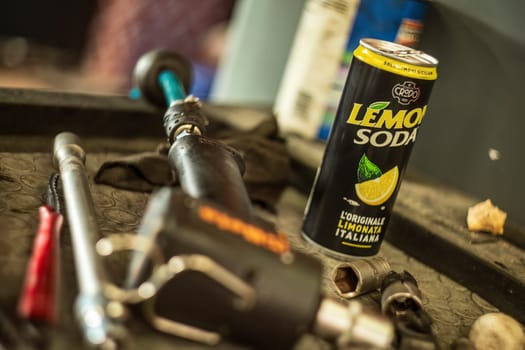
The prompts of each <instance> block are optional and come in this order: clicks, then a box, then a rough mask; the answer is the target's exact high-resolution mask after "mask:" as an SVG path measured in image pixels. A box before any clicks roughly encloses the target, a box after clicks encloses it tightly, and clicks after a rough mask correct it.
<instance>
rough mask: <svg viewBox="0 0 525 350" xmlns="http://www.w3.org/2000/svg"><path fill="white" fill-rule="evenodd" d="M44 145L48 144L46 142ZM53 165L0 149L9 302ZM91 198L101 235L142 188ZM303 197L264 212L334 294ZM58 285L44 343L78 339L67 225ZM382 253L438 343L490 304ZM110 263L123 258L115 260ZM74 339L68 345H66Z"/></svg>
mask: <svg viewBox="0 0 525 350" xmlns="http://www.w3.org/2000/svg"><path fill="white" fill-rule="evenodd" d="M49 147H51V145H50V146H49ZM87 151H88V158H87V168H88V172H89V176H90V180H91V179H92V176H93V175H94V172H95V170H96V169H98V167H99V165H100V164H101V163H102V162H104V161H106V160H109V159H113V158H115V157H117V156H119V155H117V154H114V153H89V149H87ZM52 171H53V167H52V164H51V155H50V154H49V153H0V193H2V196H1V198H0V224H1V227H2V231H3V233H2V238H1V239H0V263H1V268H0V276H1V279H2V288H0V302H1V304H2V305H3V306H4V307H6V308H9V309H12V308H13V307H14V305H15V304H16V301H17V298H18V293H19V288H20V285H21V283H22V279H23V275H24V272H25V265H26V263H27V259H28V257H29V254H30V252H31V248H32V244H33V238H34V234H35V231H36V228H37V208H38V206H39V205H41V203H42V197H43V193H44V188H45V184H46V183H47V180H48V176H49V174H50V173H51V172H52ZM91 191H92V195H93V198H94V201H95V206H96V210H97V215H98V223H99V227H100V230H101V233H102V234H103V235H107V234H109V233H115V232H131V231H133V230H135V229H136V227H137V225H138V224H139V221H140V217H141V215H142V213H143V210H144V206H145V205H146V203H147V199H148V196H147V195H146V194H141V193H133V192H128V191H122V190H117V189H114V188H111V187H107V186H101V185H93V184H91ZM305 203H306V198H305V196H304V195H302V194H300V193H298V192H296V191H295V190H292V189H289V190H287V191H286V192H285V193H284V195H283V197H282V200H281V201H280V203H279V205H278V216H277V217H275V216H273V215H271V214H269V213H266V212H262V213H261V214H262V215H264V216H265V217H267V218H269V219H272V220H275V221H276V223H277V225H278V226H279V228H280V229H281V231H283V232H286V233H288V234H289V235H290V237H291V241H292V244H293V246H294V247H295V248H296V249H299V250H303V251H306V252H308V253H310V254H313V255H315V256H317V257H318V258H320V259H322V260H323V262H324V264H325V266H326V269H325V271H326V272H325V273H326V276H325V279H324V281H325V286H324V287H325V289H326V291H327V293H329V294H333V292H332V289H331V286H330V284H329V280H328V277H327V276H328V273H329V272H330V270H331V268H333V266H334V265H335V264H336V263H337V261H335V260H333V259H331V258H327V257H325V256H323V255H321V254H320V253H318V252H317V251H315V250H314V249H313V248H312V247H311V246H309V245H307V244H306V243H305V242H304V241H303V240H302V239H301V238H300V237H299V230H300V225H301V218H302V212H303V208H304V205H305ZM61 249H62V252H61V263H62V276H61V277H62V288H61V303H62V305H61V319H60V324H59V325H58V328H57V331H56V335H55V336H54V337H52V338H51V339H52V341H51V344H50V348H68V347H72V346H77V347H78V344H80V340H79V339H80V338H79V333H78V330H77V328H76V326H75V323H74V319H73V315H72V311H71V310H72V303H73V300H74V295H75V291H76V280H75V275H74V267H73V264H72V256H71V254H72V252H71V241H70V238H69V234H68V232H67V231H65V230H64V231H63V235H62V239H61ZM381 255H383V256H384V257H386V258H387V259H388V260H389V261H390V263H391V265H392V267H393V268H394V269H395V270H397V271H401V270H403V269H406V270H408V271H410V272H411V273H412V274H413V275H414V276H415V277H416V279H417V280H418V282H419V284H420V287H421V289H422V291H423V294H424V296H425V299H424V303H425V307H426V308H427V310H428V311H429V313H430V315H431V316H432V317H433V318H434V320H435V325H434V329H435V332H436V333H437V335H438V339H439V341H440V343H441V344H442V345H448V344H450V343H451V342H452V341H453V340H454V339H456V338H457V337H459V336H463V335H465V334H467V332H468V329H469V327H470V325H471V324H472V323H473V322H474V320H475V319H476V318H477V317H478V316H480V315H481V314H483V313H486V312H491V311H495V310H496V309H495V308H494V307H493V306H492V305H490V304H489V303H487V302H486V301H484V300H483V299H482V298H480V297H479V296H478V295H477V294H475V293H472V292H471V291H469V290H468V289H466V288H465V287H463V286H461V285H459V284H457V283H455V282H453V281H452V280H450V279H449V278H447V277H445V276H444V275H441V274H439V273H437V272H436V271H435V270H433V269H431V268H429V267H427V266H425V265H423V264H421V263H420V262H418V261H417V260H415V259H413V258H411V257H409V256H407V255H406V254H405V253H403V252H401V251H400V250H398V249H396V248H394V247H393V246H391V245H390V244H388V243H385V244H384V245H383V247H382V250H381ZM114 263H115V266H118V265H122V264H123V263H125V261H124V260H121V261H115V262H114ZM378 297H379V294H378V293H372V294H370V295H367V296H365V297H362V298H361V300H363V302H365V303H366V304H368V305H370V306H373V307H377V300H378ZM131 329H132V332H130V333H131V334H133V341H130V342H129V344H128V345H129V348H130V349H133V348H136V349H139V348H144V347H146V346H150V347H153V346H154V347H155V348H157V349H172V348H173V346H174V345H175V346H177V348H180V349H200V348H203V347H202V346H200V345H196V344H193V343H189V342H184V341H180V340H174V338H171V337H168V336H164V335H160V334H158V333H155V332H152V331H151V330H149V329H147V328H146V327H144V326H143V325H141V324H140V323H137V322H136V323H133V324H132V325H131ZM73 344H75V345H73ZM218 348H219V349H236V348H239V347H235V346H232V345H229V344H222V345H220V346H219V347H218ZM297 348H298V349H316V348H318V349H324V348H328V347H327V345H326V344H325V343H323V342H322V341H319V340H318V339H316V338H313V337H305V338H304V339H302V340H301V341H300V343H299V344H298V346H297Z"/></svg>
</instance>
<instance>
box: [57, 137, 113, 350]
mask: <svg viewBox="0 0 525 350" xmlns="http://www.w3.org/2000/svg"><path fill="white" fill-rule="evenodd" d="M53 160H54V163H55V166H57V167H58V168H59V170H60V176H61V179H62V187H63V191H64V197H65V202H66V203H65V204H66V213H67V221H68V225H69V230H70V233H71V242H72V245H73V256H74V260H75V269H76V275H77V281H78V285H79V295H78V297H77V300H76V302H75V312H76V314H77V317H78V319H79V322H80V325H81V327H82V330H83V332H84V336H85V338H86V340H87V341H88V343H90V344H91V345H95V346H100V347H102V348H106V349H107V348H108V347H109V348H111V347H113V346H110V345H109V344H113V343H114V342H113V340H112V339H111V337H110V335H109V328H110V323H111V322H110V320H109V318H108V317H107V315H106V312H105V309H106V306H107V300H106V298H105V296H104V294H103V281H104V280H105V276H104V272H103V270H102V267H101V265H100V263H99V262H98V260H97V255H96V253H95V240H96V239H98V238H99V237H100V234H99V230H98V226H97V222H96V216H95V208H94V205H93V199H92V198H91V194H90V192H89V186H88V181H87V176H86V170H85V167H84V164H85V152H84V150H83V149H82V147H81V146H80V140H79V138H78V136H76V135H75V134H73V133H69V132H64V133H60V134H58V135H57V136H56V137H55V142H54V148H53Z"/></svg>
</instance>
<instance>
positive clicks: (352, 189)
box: [302, 39, 437, 257]
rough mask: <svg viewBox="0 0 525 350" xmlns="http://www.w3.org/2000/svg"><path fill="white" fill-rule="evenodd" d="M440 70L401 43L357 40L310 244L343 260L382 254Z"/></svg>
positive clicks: (319, 183)
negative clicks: (381, 247) (382, 246)
mask: <svg viewBox="0 0 525 350" xmlns="http://www.w3.org/2000/svg"><path fill="white" fill-rule="evenodd" d="M436 66H437V60H436V59H435V58H433V57H432V56H430V55H427V54H425V53H423V52H421V51H418V50H414V49H412V48H409V47H406V46H402V45H400V44H395V43H391V42H387V41H382V40H376V39H362V40H361V41H360V44H359V46H358V47H357V49H356V50H355V51H354V54H353V60H352V64H351V66H350V71H349V73H348V77H347V79H346V83H345V87H344V90H343V94H342V97H341V100H340V102H339V106H338V110H337V113H336V117H335V121H334V124H333V128H332V131H331V134H330V138H329V140H328V142H327V145H326V149H325V152H324V156H323V160H322V163H321V166H320V167H319V169H318V170H317V175H316V179H315V181H314V185H313V187H312V190H311V193H310V198H309V199H308V204H307V206H306V210H305V217H304V222H303V228H302V231H303V236H304V237H305V238H306V239H307V240H308V241H310V242H313V243H314V244H315V245H318V246H320V247H321V248H324V249H326V250H327V253H329V254H331V255H335V256H341V257H345V256H361V257H366V256H371V255H375V254H376V253H377V252H378V251H379V247H380V245H381V242H382V240H383V238H384V235H385V230H386V227H387V224H388V221H389V216H390V213H391V211H392V207H393V205H394V201H395V198H396V195H397V192H398V190H399V185H400V182H401V179H402V177H403V173H404V170H405V167H406V165H407V162H408V158H409V156H410V152H411V150H412V147H413V146H414V142H415V141H416V138H417V135H418V129H419V127H420V126H421V123H422V121H423V119H424V117H425V114H426V112H427V103H428V99H429V96H430V92H431V89H432V85H433V83H434V80H436V78H437V69H436ZM324 249H323V250H324Z"/></svg>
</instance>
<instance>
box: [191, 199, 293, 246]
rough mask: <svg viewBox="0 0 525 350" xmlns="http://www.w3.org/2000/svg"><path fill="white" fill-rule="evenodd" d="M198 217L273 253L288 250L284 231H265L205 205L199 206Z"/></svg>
mask: <svg viewBox="0 0 525 350" xmlns="http://www.w3.org/2000/svg"><path fill="white" fill-rule="evenodd" d="M199 217H200V218H201V219H202V220H203V221H205V222H207V223H209V224H211V225H214V226H216V227H217V228H219V229H221V230H223V231H226V232H229V233H232V234H235V235H239V236H241V237H242V238H243V239H244V240H245V241H247V242H248V243H251V244H253V245H256V246H260V247H262V248H265V249H267V250H269V251H272V252H274V253H277V254H283V253H286V252H288V251H290V244H289V243H288V237H287V236H286V235H285V234H284V233H274V232H268V231H265V230H263V229H261V228H260V227H257V226H254V225H251V224H249V223H246V222H244V221H242V220H240V219H238V218H235V217H232V216H229V215H228V214H226V213H223V212H221V211H219V210H216V209H214V208H212V207H209V206H206V205H204V206H201V207H199Z"/></svg>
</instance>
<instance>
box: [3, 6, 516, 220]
mask: <svg viewBox="0 0 525 350" xmlns="http://www.w3.org/2000/svg"><path fill="white" fill-rule="evenodd" d="M381 1H382V2H383V3H384V6H387V5H388V6H390V5H392V6H401V4H404V3H407V2H408V0H390V1H389V0H381ZM310 2H311V3H314V2H315V0H311V1H310ZM317 2H318V3H320V1H317ZM411 2H412V3H418V4H419V5H421V3H423V5H424V7H425V11H424V13H418V15H419V16H422V17H421V18H420V19H421V25H420V26H419V27H417V28H416V29H417V30H416V31H417V33H416V34H417V40H416V41H415V42H413V43H412V44H414V46H416V45H417V46H418V47H419V48H420V49H422V50H423V51H425V52H427V53H429V54H432V55H434V56H435V57H436V58H438V59H439V61H440V64H439V67H438V72H439V78H438V81H437V82H436V84H435V87H434V90H433V93H432V97H431V100H430V104H429V110H428V114H427V116H426V118H425V123H424V124H423V127H422V129H421V131H420V134H419V135H418V141H417V143H416V146H415V147H414V151H413V154H412V157H411V160H410V163H409V164H410V165H409V166H410V168H411V169H412V170H413V171H414V172H418V173H421V174H423V175H424V176H428V177H430V178H432V179H434V180H436V181H438V182H440V183H442V184H445V185H449V186H452V187H455V188H458V189H460V190H462V191H464V192H466V193H468V194H471V195H474V196H476V197H479V198H480V199H485V198H491V199H492V200H493V202H494V203H495V204H496V205H498V206H499V207H500V208H501V209H503V210H505V211H507V212H508V213H509V221H510V222H513V223H515V224H516V225H518V226H521V227H525V215H522V212H521V210H522V204H523V202H524V200H523V196H524V195H525V186H524V181H522V180H521V177H522V174H524V173H525V163H524V161H523V156H522V152H523V150H525V147H524V146H525V142H524V137H523V136H522V135H521V134H522V130H525V121H524V119H525V118H523V116H522V111H521V110H522V108H521V107H520V103H521V100H522V99H523V97H524V96H523V91H524V89H523V87H522V85H523V82H524V81H525V65H524V64H523V63H524V62H525V36H524V35H523V33H525V23H524V21H523V20H522V14H523V13H525V2H523V1H521V0H501V1H498V2H495V1H492V0H478V1H475V2H474V1H469V0H435V1H415V0H412V1H411ZM308 3H309V1H307V0H287V1H282V0H265V1H259V0H177V1H174V0H99V1H98V2H97V1H92V0H76V1H74V2H73V1H68V0H49V1H46V2H42V1H37V0H18V1H16V2H15V1H9V2H3V3H2V5H1V6H2V11H0V86H2V87H23V88H46V89H55V90H61V91H71V92H84V93H96V94H124V95H125V94H127V93H128V92H129V90H130V89H131V88H132V86H133V82H132V79H131V76H132V69H133V66H134V64H135V62H136V60H137V59H138V57H140V55H142V54H143V53H145V52H147V51H149V50H151V49H154V48H168V49H173V50H176V51H178V52H179V53H181V54H182V55H184V56H186V57H187V58H189V59H190V60H191V61H192V64H193V67H194V80H193V81H194V83H193V88H192V91H191V92H192V93H193V94H195V95H197V96H199V97H201V98H202V99H204V100H209V101H210V102H214V103H226V104H237V105H238V104H241V105H249V106H263V107H267V108H269V109H275V105H276V100H277V99H278V95H279V93H281V92H280V89H281V88H282V84H283V77H284V76H285V75H286V71H287V70H289V68H288V66H287V65H289V64H290V60H291V57H292V55H291V53H292V52H293V49H294V43H295V42H296V39H297V35H298V30H299V28H301V23H302V20H304V18H305V16H307V15H309V16H314V17H315V14H312V13H313V10H312V9H313V7H311V8H310V12H308V11H307V6H308ZM325 3H331V4H332V5H333V9H332V10H334V9H335V10H336V11H339V14H340V15H341V14H343V12H344V11H347V12H344V13H345V14H344V16H345V17H344V18H346V22H345V21H342V22H340V25H341V27H340V28H346V29H341V30H339V31H334V32H333V33H332V34H334V33H335V34H334V35H335V36H333V37H323V38H321V39H322V40H321V39H319V40H320V42H324V43H326V42H328V41H327V40H332V39H333V41H330V43H331V45H332V44H333V45H335V46H337V47H338V48H339V50H340V52H337V55H338V56H337V57H336V58H337V62H338V63H341V64H342V63H348V62H345V60H348V61H350V60H351V57H349V56H348V55H347V56H345V52H346V53H348V50H349V45H351V41H350V40H349V39H350V38H351V37H352V33H353V34H354V38H353V39H354V40H355V39H356V37H357V36H358V35H360V34H359V33H361V32H359V31H358V29H357V28H358V23H360V21H362V20H365V19H366V20H368V22H367V23H376V24H377V23H383V22H378V19H377V18H376V17H370V16H375V15H373V11H372V8H373V7H372V6H377V3H378V1H373V0H361V1H357V0H354V1H351V0H348V1H343V0H338V1H332V2H330V1H325ZM380 3H381V2H380ZM374 4H375V5H374ZM419 5H418V6H419ZM311 6H314V5H312V4H311ZM380 7H381V6H380ZM316 11H317V10H316ZM364 14H366V16H365V15H364ZM340 18H343V17H340ZM334 23H335V22H334ZM337 23H339V22H337ZM344 26H346V27H344ZM379 26H381V25H379ZM399 27H400V24H399V22H398V23H397V26H396V28H399ZM367 28H368V29H370V28H371V27H370V28H369V27H367ZM374 28H376V27H374ZM411 28H412V27H411ZM381 29H382V30H383V29H384V28H381ZM405 29H406V28H405ZM409 29H410V28H409ZM412 29H413V28H412ZM370 30H371V29H370ZM337 33H339V34H341V33H342V35H339V36H337ZM365 33H366V31H365ZM394 34H396V35H397V34H398V32H397V33H396V32H394ZM412 34H414V33H412ZM377 35H379V34H377ZM370 36H376V34H375V32H373V33H372V34H370ZM334 38H335V39H334ZM341 38H342V39H341ZM336 39H337V40H336ZM394 39H396V40H397V39H399V38H398V37H397V36H394V37H392V38H391V39H390V40H394ZM314 41H315V38H314V37H313V36H310V37H309V40H306V41H305V42H306V43H307V44H308V43H312V42H314ZM354 43H355V41H354ZM336 44H337V45H336ZM303 45H306V44H304V43H303ZM338 45H339V46H338ZM335 46H334V47H335ZM296 51H298V52H304V55H303V56H301V60H302V61H301V62H303V63H304V62H306V61H305V60H306V59H307V58H306V57H308V54H309V53H310V55H311V52H313V51H308V49H307V48H304V46H303V49H302V51H301V50H296ZM296 56H297V54H296ZM314 57H315V58H319V57H320V55H317V57H316V56H315V55H314ZM311 64H313V63H311ZM334 67H335V68H334V72H332V73H331V74H333V75H335V76H333V77H332V76H331V78H330V83H331V84H332V85H333V86H336V87H337V84H335V81H336V80H337V74H339V76H341V74H343V76H344V72H345V70H344V69H342V68H341V67H343V66H341V65H339V66H337V67H336V66H334ZM339 79H340V78H339ZM334 84H335V85H334ZM339 84H340V83H339ZM314 85H315V84H314ZM333 86H331V87H333ZM331 98H332V100H333V94H332V97H331ZM336 101H337V99H336ZM331 103H332V104H333V102H331ZM330 108H331V107H330V102H326V106H324V109H325V112H326V110H330ZM310 110H313V108H312V109H310ZM278 117H279V118H283V117H282V116H278ZM325 131H326V130H325ZM299 133H301V131H300V130H299ZM323 135H324V136H323ZM323 135H321V133H318V134H315V135H313V134H309V135H304V137H305V138H309V139H311V140H312V141H313V142H318V143H321V144H322V142H323V139H326V136H327V133H326V132H325V134H323Z"/></svg>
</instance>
